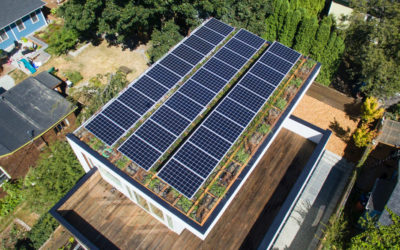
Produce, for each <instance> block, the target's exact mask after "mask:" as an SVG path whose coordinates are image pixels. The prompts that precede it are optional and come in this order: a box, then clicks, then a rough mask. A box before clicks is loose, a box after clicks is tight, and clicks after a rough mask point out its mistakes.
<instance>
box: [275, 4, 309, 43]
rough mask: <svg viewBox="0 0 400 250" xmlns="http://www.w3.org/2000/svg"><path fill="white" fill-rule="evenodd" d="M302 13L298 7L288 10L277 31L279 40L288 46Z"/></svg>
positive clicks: (291, 41)
mask: <svg viewBox="0 0 400 250" xmlns="http://www.w3.org/2000/svg"><path fill="white" fill-rule="evenodd" d="M302 13H303V11H301V10H300V9H297V10H294V11H289V12H288V13H287V15H286V18H285V24H284V26H283V28H282V30H281V31H280V33H279V39H278V40H279V42H281V43H282V44H284V45H286V46H288V47H292V45H293V40H294V36H295V34H296V31H297V28H298V26H299V23H300V21H301V18H302Z"/></svg>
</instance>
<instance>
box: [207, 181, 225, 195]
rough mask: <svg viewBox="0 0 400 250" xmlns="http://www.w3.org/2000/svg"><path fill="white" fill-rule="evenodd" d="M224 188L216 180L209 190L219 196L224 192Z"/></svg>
mask: <svg viewBox="0 0 400 250" xmlns="http://www.w3.org/2000/svg"><path fill="white" fill-rule="evenodd" d="M225 190H226V188H225V187H224V186H221V185H219V184H218V182H217V181H216V182H214V183H213V185H212V186H211V188H210V192H211V193H212V194H213V195H215V196H217V197H221V196H222V195H223V194H224V192H225Z"/></svg>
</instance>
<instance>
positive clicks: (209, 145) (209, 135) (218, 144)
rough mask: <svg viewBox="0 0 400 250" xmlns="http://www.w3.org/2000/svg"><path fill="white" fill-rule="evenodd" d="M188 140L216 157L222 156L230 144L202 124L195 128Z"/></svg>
mask: <svg viewBox="0 0 400 250" xmlns="http://www.w3.org/2000/svg"><path fill="white" fill-rule="evenodd" d="M189 141H190V142H191V143H193V144H195V145H196V146H198V147H199V148H201V149H203V150H204V151H205V152H207V153H208V154H210V155H212V156H214V157H215V158H217V159H220V158H221V157H223V156H224V155H225V153H226V152H227V151H228V149H229V147H230V146H231V144H230V143H229V142H227V141H226V140H225V139H223V138H222V137H220V136H218V135H217V134H215V133H213V132H211V131H210V130H209V129H206V128H205V127H203V126H201V127H199V128H198V129H196V132H195V133H193V135H192V136H191V137H190V139H189Z"/></svg>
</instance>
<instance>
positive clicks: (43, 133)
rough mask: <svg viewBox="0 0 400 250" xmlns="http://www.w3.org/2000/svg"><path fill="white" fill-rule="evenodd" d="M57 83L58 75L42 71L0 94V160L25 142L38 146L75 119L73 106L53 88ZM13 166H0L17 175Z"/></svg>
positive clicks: (25, 143) (10, 175) (18, 148)
mask: <svg viewBox="0 0 400 250" xmlns="http://www.w3.org/2000/svg"><path fill="white" fill-rule="evenodd" d="M59 84H60V80H59V79H58V78H56V77H54V76H52V75H51V74H50V73H48V72H42V73H40V74H39V75H38V76H36V77H29V78H27V79H26V80H24V81H22V82H21V83H19V84H17V85H16V86H14V87H13V88H11V89H10V90H8V91H6V92H5V93H3V94H2V95H0V117H1V123H0V159H1V158H5V157H6V156H10V155H12V154H13V153H15V152H16V151H18V150H20V149H21V148H23V147H24V146H26V145H30V144H33V145H34V146H36V147H41V146H42V145H44V144H46V142H47V138H49V137H51V136H54V134H58V133H59V132H60V131H61V130H62V129H63V128H64V127H66V126H69V125H70V124H73V123H74V122H75V114H74V111H75V110H76V106H75V105H73V104H72V103H70V102H69V101H67V100H66V99H65V98H64V97H63V96H61V95H60V94H59V93H58V92H56V91H55V90H53V88H55V87H57V86H58V85H59ZM12 165H13V164H9V165H8V166H5V165H3V166H2V167H3V169H4V170H5V171H6V172H7V175H8V176H9V177H12V178H14V177H19V176H14V173H15V172H18V171H17V169H14V168H13V166H12ZM2 178H3V176H2V174H1V173H0V179H2Z"/></svg>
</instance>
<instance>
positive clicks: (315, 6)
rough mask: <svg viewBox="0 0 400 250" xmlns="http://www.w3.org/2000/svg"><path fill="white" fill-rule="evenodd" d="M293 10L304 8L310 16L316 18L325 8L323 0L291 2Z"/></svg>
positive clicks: (297, 0)
mask: <svg viewBox="0 0 400 250" xmlns="http://www.w3.org/2000/svg"><path fill="white" fill-rule="evenodd" d="M290 5H292V6H293V8H294V9H298V8H304V9H306V10H307V12H308V13H309V15H310V16H318V15H319V13H320V12H321V11H322V10H323V8H324V7H325V0H291V1H290Z"/></svg>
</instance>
